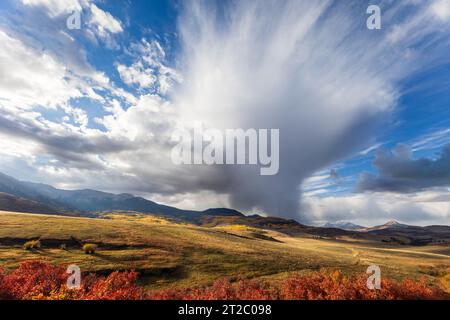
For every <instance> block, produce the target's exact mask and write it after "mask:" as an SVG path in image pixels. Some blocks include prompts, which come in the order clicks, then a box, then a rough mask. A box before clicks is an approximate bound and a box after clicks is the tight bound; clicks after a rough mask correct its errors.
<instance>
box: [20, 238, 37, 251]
mask: <svg viewBox="0 0 450 320" xmlns="http://www.w3.org/2000/svg"><path fill="white" fill-rule="evenodd" d="M23 248H24V249H25V250H32V249H40V248H41V241H39V240H31V241H27V242H25V243H24V245H23Z"/></svg>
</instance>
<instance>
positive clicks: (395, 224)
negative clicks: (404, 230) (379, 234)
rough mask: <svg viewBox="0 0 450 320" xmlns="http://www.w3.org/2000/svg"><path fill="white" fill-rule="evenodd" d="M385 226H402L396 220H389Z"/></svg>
mask: <svg viewBox="0 0 450 320" xmlns="http://www.w3.org/2000/svg"><path fill="white" fill-rule="evenodd" d="M384 225H385V226H398V225H401V223H399V222H398V221H396V220H389V221H388V222H386V223H385V224H384Z"/></svg>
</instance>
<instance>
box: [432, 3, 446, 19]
mask: <svg viewBox="0 0 450 320" xmlns="http://www.w3.org/2000/svg"><path fill="white" fill-rule="evenodd" d="M430 10H431V12H432V13H433V14H434V15H435V16H436V17H437V18H439V19H440V20H443V21H447V20H449V18H450V1H449V0H435V1H434V2H433V4H432V5H431V6H430Z"/></svg>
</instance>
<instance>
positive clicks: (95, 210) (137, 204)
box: [0, 173, 450, 245]
mask: <svg viewBox="0 0 450 320" xmlns="http://www.w3.org/2000/svg"><path fill="white" fill-rule="evenodd" d="M2 210H3V211H12V212H26V213H36V214H53V215H67V216H83V217H101V216H102V214H103V213H105V212H117V211H119V212H126V213H128V214H133V213H140V214H149V215H156V216H162V217H165V218H169V219H173V220H178V221H182V222H188V223H194V224H197V225H203V226H209V227H215V226H220V225H227V224H228V225H229V224H241V225H247V226H251V227H258V228H265V229H270V230H275V231H278V232H282V233H286V234H291V235H306V236H313V237H333V238H336V237H350V238H358V239H368V240H378V241H383V242H386V243H395V244H413V245H414V244H416V245H423V244H428V243H432V242H434V243H435V242H438V243H449V242H450V226H427V227H419V226H409V225H405V224H400V223H398V222H396V221H389V222H388V223H386V224H384V225H380V226H375V227H369V228H366V227H363V226H360V225H356V224H353V223H351V222H336V223H327V224H325V225H324V226H322V227H311V226H306V225H303V224H300V223H299V222H297V221H295V220H287V219H283V218H278V217H262V216H260V215H257V214H253V215H244V214H243V213H241V212H239V211H237V210H233V209H227V208H211V209H207V210H205V211H195V210H183V209H179V208H175V207H171V206H166V205H162V204H159V203H156V202H153V201H150V200H147V199H144V198H142V197H136V196H133V195H131V194H126V193H123V194H112V193H107V192H102V191H97V190H91V189H84V190H62V189H57V188H54V187H53V186H50V185H46V184H40V183H32V182H26V181H19V180H17V179H15V178H13V177H10V176H8V175H5V174H3V173H0V211H2Z"/></svg>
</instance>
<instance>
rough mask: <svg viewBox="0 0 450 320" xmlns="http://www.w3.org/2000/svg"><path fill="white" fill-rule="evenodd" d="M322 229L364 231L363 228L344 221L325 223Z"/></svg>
mask: <svg viewBox="0 0 450 320" xmlns="http://www.w3.org/2000/svg"><path fill="white" fill-rule="evenodd" d="M323 227H324V228H335V229H342V230H349V231H354V230H360V229H364V228H365V227H363V226H360V225H357V224H354V223H352V222H346V221H337V222H334V223H330V222H328V223H326V224H324V225H323Z"/></svg>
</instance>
